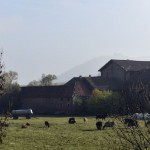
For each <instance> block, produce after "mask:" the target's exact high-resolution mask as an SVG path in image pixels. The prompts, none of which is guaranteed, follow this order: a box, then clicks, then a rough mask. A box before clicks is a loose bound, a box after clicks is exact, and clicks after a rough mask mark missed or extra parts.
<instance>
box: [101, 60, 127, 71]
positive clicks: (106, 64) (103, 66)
mask: <svg viewBox="0 0 150 150" xmlns="http://www.w3.org/2000/svg"><path fill="white" fill-rule="evenodd" d="M115 60H117V59H111V60H109V61H108V62H107V63H106V64H105V65H104V66H103V67H101V68H100V69H99V70H98V71H99V72H101V71H102V70H103V69H104V68H105V67H106V66H107V65H108V64H110V63H111V62H114V63H115V64H116V65H118V64H117V63H116V62H115ZM118 66H119V67H120V65H118ZM120 68H122V67H120ZM122 69H123V70H124V71H126V70H125V69H124V68H122Z"/></svg>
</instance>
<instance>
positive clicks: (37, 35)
mask: <svg viewBox="0 0 150 150" xmlns="http://www.w3.org/2000/svg"><path fill="white" fill-rule="evenodd" d="M0 48H3V49H4V55H3V57H4V61H5V64H6V70H12V71H16V72H18V74H19V83H20V84H27V83H28V82H29V81H32V80H34V79H38V78H40V77H41V74H42V73H45V74H56V75H59V74H61V73H62V72H64V71H66V70H69V69H70V68H72V67H74V66H76V65H78V64H81V63H83V62H85V61H87V60H89V59H93V58H94V57H98V56H102V55H110V54H114V53H120V54H123V55H126V56H132V57H138V56H141V55H142V56H150V1H149V0H0Z"/></svg>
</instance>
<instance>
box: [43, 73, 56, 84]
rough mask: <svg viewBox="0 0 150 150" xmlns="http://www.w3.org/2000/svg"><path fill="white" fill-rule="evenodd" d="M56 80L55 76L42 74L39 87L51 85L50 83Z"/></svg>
mask: <svg viewBox="0 0 150 150" xmlns="http://www.w3.org/2000/svg"><path fill="white" fill-rule="evenodd" d="M55 79H57V77H56V76H55V75H51V74H48V75H45V74H42V78H41V85H43V86H48V85H52V81H53V80H55Z"/></svg>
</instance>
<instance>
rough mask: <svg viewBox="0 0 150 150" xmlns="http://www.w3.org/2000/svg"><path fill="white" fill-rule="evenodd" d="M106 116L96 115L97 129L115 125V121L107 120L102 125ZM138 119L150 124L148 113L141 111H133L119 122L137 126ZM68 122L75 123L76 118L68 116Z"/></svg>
mask: <svg viewBox="0 0 150 150" xmlns="http://www.w3.org/2000/svg"><path fill="white" fill-rule="evenodd" d="M107 117H108V115H107V114H100V115H97V116H96V127H97V129H98V130H102V129H105V128H107V127H111V128H113V127H114V126H115V122H114V121H107V122H104V125H103V121H105V119H106V118H107ZM138 120H144V121H145V126H146V127H147V126H150V114H148V113H146V114H142V113H135V114H133V115H132V116H131V117H127V118H122V119H121V122H123V124H124V125H125V127H135V128H137V127H139V124H138ZM83 121H84V122H87V118H85V117H84V118H83ZM68 123H69V124H74V123H76V120H75V118H74V117H72V118H69V120H68Z"/></svg>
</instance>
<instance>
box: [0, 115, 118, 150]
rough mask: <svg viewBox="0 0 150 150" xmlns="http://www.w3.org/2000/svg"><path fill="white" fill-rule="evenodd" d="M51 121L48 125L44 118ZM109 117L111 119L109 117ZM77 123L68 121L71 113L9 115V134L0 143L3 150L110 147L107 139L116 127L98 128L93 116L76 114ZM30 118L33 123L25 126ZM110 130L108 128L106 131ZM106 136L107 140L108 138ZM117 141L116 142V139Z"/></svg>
mask: <svg viewBox="0 0 150 150" xmlns="http://www.w3.org/2000/svg"><path fill="white" fill-rule="evenodd" d="M45 120H47V121H49V123H50V128H45V126H44V121H45ZM109 120H110V119H109ZM76 121H77V123H76V124H68V117H39V118H32V119H29V120H27V119H25V118H19V119H18V120H13V119H10V120H9V122H10V126H9V127H8V128H7V136H6V137H5V138H4V142H3V144H2V145H0V149H2V150H61V149H66V150H103V149H110V148H108V147H109V146H110V145H109V144H108V141H110V140H111V137H109V136H108V133H107V132H109V133H113V129H106V130H101V131H100V130H97V129H96V126H95V123H96V120H95V118H93V117H88V122H86V123H84V122H83V118H81V117H76ZM26 122H29V123H30V124H31V126H30V127H28V128H26V129H22V128H21V125H22V124H23V123H26ZM106 131H107V132H106ZM106 139H107V140H106ZM114 144H115V143H114Z"/></svg>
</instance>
